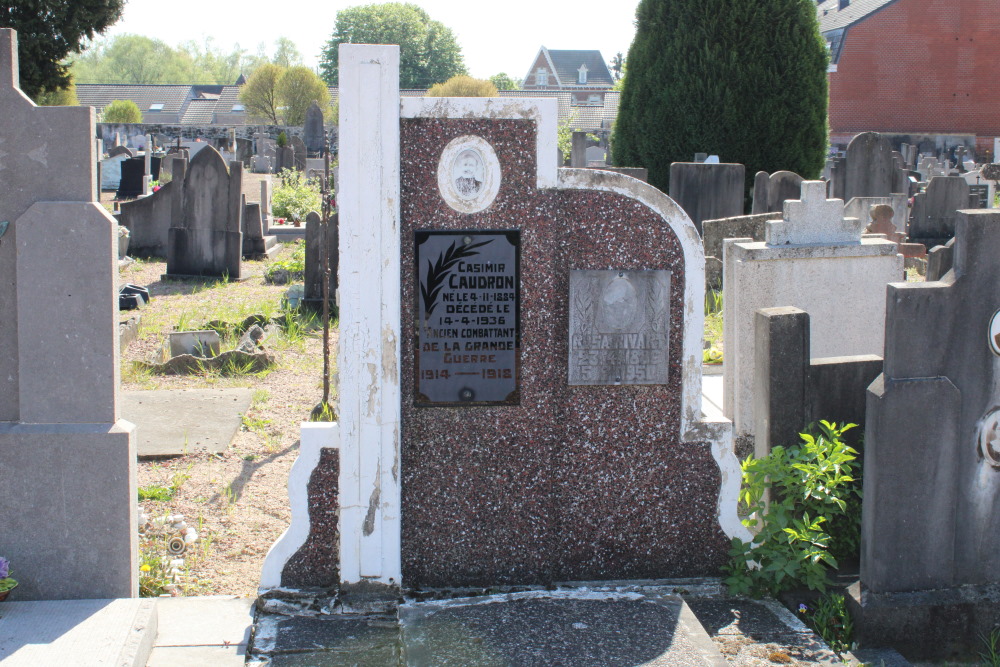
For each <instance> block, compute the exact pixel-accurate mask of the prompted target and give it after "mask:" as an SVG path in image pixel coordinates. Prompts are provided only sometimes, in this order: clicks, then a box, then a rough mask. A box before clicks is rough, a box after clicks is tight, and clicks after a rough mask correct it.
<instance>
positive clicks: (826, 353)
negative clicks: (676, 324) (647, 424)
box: [723, 181, 903, 435]
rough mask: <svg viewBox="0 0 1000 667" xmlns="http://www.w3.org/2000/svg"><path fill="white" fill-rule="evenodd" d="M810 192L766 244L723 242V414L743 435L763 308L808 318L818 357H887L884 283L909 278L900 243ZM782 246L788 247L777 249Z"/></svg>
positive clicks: (818, 188)
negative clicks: (869, 230) (873, 233)
mask: <svg viewBox="0 0 1000 667" xmlns="http://www.w3.org/2000/svg"><path fill="white" fill-rule="evenodd" d="M803 191H804V192H806V194H805V195H804V197H803V200H801V201H789V202H785V217H784V219H783V220H781V221H773V222H768V223H767V225H768V242H767V243H756V242H751V241H750V240H749V239H730V240H726V241H725V242H724V248H723V255H724V258H723V263H724V271H725V282H726V317H725V319H724V323H723V327H724V330H725V331H724V339H725V341H726V364H725V380H724V382H725V391H724V403H725V406H724V412H725V414H726V416H727V417H729V418H730V419H732V420H733V422H734V428H735V430H736V433H737V435H744V434H750V433H752V431H753V429H754V418H753V416H752V414H753V382H754V377H755V370H754V368H755V351H754V317H755V315H754V314H755V313H756V311H757V310H758V309H760V308H771V307H776V306H795V307H797V308H800V309H802V310H804V311H806V312H808V313H809V314H810V317H811V326H812V346H813V350H814V351H813V354H814V355H815V356H818V357H835V356H849V355H858V354H874V355H881V353H882V343H883V341H882V331H883V328H882V327H883V326H884V324H883V323H884V317H885V285H887V284H888V283H890V282H892V281H895V280H900V279H901V278H902V276H903V258H902V257H901V256H899V255H898V254H897V248H896V244H894V243H892V242H890V241H886V240H884V239H878V238H862V237H861V229H862V223H861V221H860V220H856V219H846V220H845V219H844V218H843V203H842V202H840V201H838V200H830V199H826V195H825V192H824V184H823V183H822V182H820V181H805V182H804V183H803ZM789 218H791V219H789ZM776 226H778V228H777V229H775V227H776ZM783 240H787V241H789V243H788V244H787V245H778V244H775V243H774V242H775V241H783ZM831 285H836V286H837V289H836V290H831V289H830V286H831Z"/></svg>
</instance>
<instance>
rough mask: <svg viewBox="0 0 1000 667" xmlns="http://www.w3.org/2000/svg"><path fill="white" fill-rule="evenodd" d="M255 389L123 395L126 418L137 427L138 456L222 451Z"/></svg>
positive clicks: (230, 440)
mask: <svg viewBox="0 0 1000 667" xmlns="http://www.w3.org/2000/svg"><path fill="white" fill-rule="evenodd" d="M252 395H253V390H251V389H161V390H156V391H129V392H124V393H123V394H122V400H121V404H122V415H123V416H124V418H125V419H128V420H129V421H130V422H132V423H133V424H135V425H136V452H137V455H138V456H182V455H184V454H190V453H192V452H196V451H203V452H210V453H214V452H224V451H226V449H227V448H228V447H229V444H230V443H231V442H232V441H233V437H234V436H235V435H236V433H237V431H239V429H240V424H241V423H242V421H241V417H242V415H244V414H246V411H247V410H248V409H249V408H250V403H251V400H252V398H251V397H252Z"/></svg>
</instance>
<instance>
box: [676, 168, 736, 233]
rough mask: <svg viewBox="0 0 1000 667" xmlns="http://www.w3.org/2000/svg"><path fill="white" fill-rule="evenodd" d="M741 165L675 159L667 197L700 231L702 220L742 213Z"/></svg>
mask: <svg viewBox="0 0 1000 667" xmlns="http://www.w3.org/2000/svg"><path fill="white" fill-rule="evenodd" d="M743 188H744V181H743V165H742V164H703V163H695V162H674V163H673V164H671V165H670V193H669V194H670V198H671V199H673V200H674V201H675V202H677V203H678V204H679V205H680V207H681V208H682V209H684V211H685V213H687V214H688V216H690V217H691V220H692V221H693V222H694V225H695V227H697V228H698V232H699V233H701V221H702V220H715V219H718V218H731V217H733V216H736V215H740V214H742V213H743Z"/></svg>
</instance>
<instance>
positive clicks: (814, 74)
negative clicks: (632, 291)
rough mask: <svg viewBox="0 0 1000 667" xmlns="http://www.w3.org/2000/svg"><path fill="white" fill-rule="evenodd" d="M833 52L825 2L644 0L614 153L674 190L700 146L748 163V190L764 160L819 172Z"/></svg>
mask: <svg viewBox="0 0 1000 667" xmlns="http://www.w3.org/2000/svg"><path fill="white" fill-rule="evenodd" d="M828 60H829V58H828V55H827V49H826V44H825V42H824V41H823V38H822V37H821V36H820V34H819V25H818V22H817V18H816V3H815V2H814V0H641V2H640V3H639V7H638V9H637V10H636V35H635V40H634V41H633V42H632V47H631V48H630V49H629V53H628V59H627V66H628V74H627V76H626V77H625V84H624V86H623V90H622V98H621V105H620V107H619V110H618V120H617V123H616V126H615V130H614V134H613V137H612V150H613V160H614V163H615V164H616V165H619V166H630V167H646V168H647V169H648V170H649V182H650V183H652V184H653V185H655V186H656V187H658V188H660V189H661V190H663V191H667V189H668V187H669V177H670V163H671V162H690V161H691V160H692V159H693V158H694V154H695V153H697V152H705V153H709V154H712V153H715V154H718V155H719V157H720V158H721V159H722V161H723V162H739V163H742V164H743V165H745V166H746V177H747V187H748V190H749V188H750V187H751V186H752V183H753V177H754V174H755V173H756V172H757V171H760V170H763V171H767V172H774V171H777V170H780V169H787V170H789V171H794V172H796V173H798V174H801V175H802V176H804V177H806V178H815V177H817V176H818V175H819V173H820V170H821V169H822V167H823V163H824V158H825V155H826V148H827V125H826V109H827V80H826V68H827V63H828Z"/></svg>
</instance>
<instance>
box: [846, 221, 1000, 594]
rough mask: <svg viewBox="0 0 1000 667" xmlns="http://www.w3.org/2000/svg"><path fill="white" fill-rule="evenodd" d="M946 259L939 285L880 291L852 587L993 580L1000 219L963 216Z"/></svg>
mask: <svg viewBox="0 0 1000 667" xmlns="http://www.w3.org/2000/svg"><path fill="white" fill-rule="evenodd" d="M954 254H955V258H954V267H953V274H949V276H950V277H949V276H946V280H945V281H939V282H926V283H898V284H892V285H890V286H889V289H888V295H887V301H888V304H889V305H888V310H887V312H886V336H885V369H884V372H883V376H882V377H881V379H880V380H879V382H878V383H876V384H874V385H873V386H872V389H871V392H870V395H869V399H868V400H869V403H868V413H869V421H868V428H867V434H866V442H865V447H866V456H865V511H864V517H863V527H862V531H863V532H862V549H863V552H862V562H861V580H862V583H863V584H865V585H866V586H867V588H868V589H869V590H871V591H873V592H876V593H879V592H899V591H913V590H926V589H934V588H948V587H955V586H961V585H965V584H987V583H995V582H998V581H1000V576H998V574H997V573H998V572H1000V516H998V515H997V513H996V512H995V511H994V509H995V508H996V506H997V503H998V502H1000V466H998V465H997V464H996V462H995V460H996V456H997V455H996V453H995V449H994V448H995V446H996V445H995V442H994V441H993V440H992V435H991V433H990V432H989V428H990V426H991V424H992V423H993V422H994V421H995V420H994V419H993V417H992V416H991V415H994V414H995V413H996V410H997V409H998V408H1000V398H998V395H997V390H996V388H997V386H998V382H1000V364H998V362H997V359H998V357H997V355H996V353H995V351H994V349H993V347H994V345H995V343H996V341H994V340H993V339H992V338H991V336H992V335H993V334H994V332H995V330H996V326H995V324H994V327H993V328H991V323H993V320H994V314H995V313H996V312H997V311H998V310H1000V265H998V264H997V262H996V261H995V258H996V257H997V256H1000V213H997V212H992V211H988V210H975V211H962V212H960V213H959V215H958V221H957V229H956V238H955V245H954ZM959 351H960V352H959ZM915 453H918V454H917V455H915Z"/></svg>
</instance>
